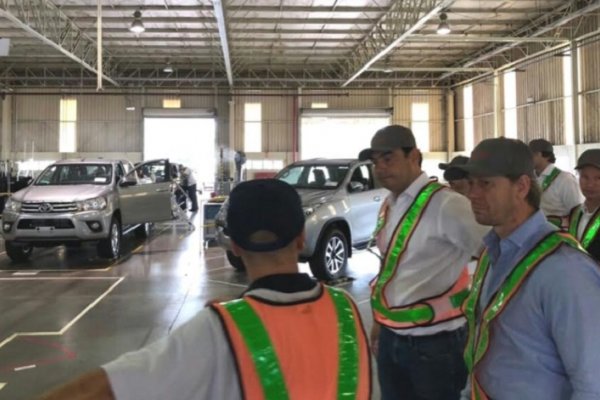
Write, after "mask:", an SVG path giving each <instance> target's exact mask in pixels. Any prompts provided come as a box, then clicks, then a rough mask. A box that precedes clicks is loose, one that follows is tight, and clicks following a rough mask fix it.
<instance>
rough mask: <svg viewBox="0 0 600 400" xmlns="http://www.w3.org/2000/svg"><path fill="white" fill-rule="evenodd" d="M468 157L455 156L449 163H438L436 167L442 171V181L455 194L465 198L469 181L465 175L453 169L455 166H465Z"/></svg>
mask: <svg viewBox="0 0 600 400" xmlns="http://www.w3.org/2000/svg"><path fill="white" fill-rule="evenodd" d="M468 161H469V157H465V156H456V157H454V158H453V159H452V160H450V162H449V163H439V164H438V166H439V168H440V169H441V170H443V171H444V180H445V181H446V182H448V185H450V187H451V188H452V190H454V191H455V192H457V193H460V194H462V195H463V196H466V195H467V194H468V193H469V180H468V179H467V173H466V172H464V171H462V170H460V169H458V168H455V167H456V166H457V165H465V164H466V163H467V162H468Z"/></svg>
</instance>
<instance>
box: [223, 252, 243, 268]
mask: <svg viewBox="0 0 600 400" xmlns="http://www.w3.org/2000/svg"><path fill="white" fill-rule="evenodd" d="M227 261H229V264H231V266H232V267H233V268H235V270H236V271H240V272H244V271H246V266H245V265H244V261H242V259H241V258H240V257H238V256H236V255H235V254H233V252H232V251H229V250H227Z"/></svg>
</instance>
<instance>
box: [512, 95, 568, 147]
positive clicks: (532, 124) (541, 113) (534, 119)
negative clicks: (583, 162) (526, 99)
mask: <svg viewBox="0 0 600 400" xmlns="http://www.w3.org/2000/svg"><path fill="white" fill-rule="evenodd" d="M563 124H564V104H563V101H562V99H560V100H559V101H548V102H544V103H540V104H532V105H528V106H525V107H520V108H519V109H518V110H517V126H518V129H519V139H521V140H523V141H525V142H529V141H530V140H532V139H538V138H543V139H546V140H549V141H550V142H551V143H552V144H554V145H562V144H564V126H563Z"/></svg>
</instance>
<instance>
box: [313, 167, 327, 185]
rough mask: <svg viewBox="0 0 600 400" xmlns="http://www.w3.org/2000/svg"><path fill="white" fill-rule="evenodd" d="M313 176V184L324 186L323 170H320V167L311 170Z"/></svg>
mask: <svg viewBox="0 0 600 400" xmlns="http://www.w3.org/2000/svg"><path fill="white" fill-rule="evenodd" d="M312 173H313V176H314V177H315V180H314V182H313V184H314V185H315V186H324V185H325V181H326V179H325V172H323V171H321V170H320V169H314V170H313V171H312Z"/></svg>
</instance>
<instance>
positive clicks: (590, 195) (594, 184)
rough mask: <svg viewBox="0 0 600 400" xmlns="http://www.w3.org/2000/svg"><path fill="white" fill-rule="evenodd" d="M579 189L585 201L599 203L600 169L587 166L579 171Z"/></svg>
mask: <svg viewBox="0 0 600 400" xmlns="http://www.w3.org/2000/svg"><path fill="white" fill-rule="evenodd" d="M579 187H580V188H581V193H583V195H584V196H585V199H586V200H588V201H591V202H594V203H596V202H600V169H598V168H596V167H594V166H591V165H588V166H585V167H583V168H581V169H580V170H579Z"/></svg>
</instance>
